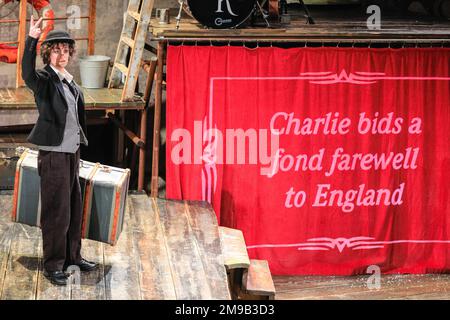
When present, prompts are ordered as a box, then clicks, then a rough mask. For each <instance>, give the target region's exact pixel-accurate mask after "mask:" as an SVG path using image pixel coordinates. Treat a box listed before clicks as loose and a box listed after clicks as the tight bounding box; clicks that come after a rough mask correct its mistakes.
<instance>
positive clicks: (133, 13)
mask: <svg viewBox="0 0 450 320" xmlns="http://www.w3.org/2000/svg"><path fill="white" fill-rule="evenodd" d="M128 14H129V15H130V17H133V18H134V20H136V21H139V20H140V19H141V15H140V13H139V12H136V11H131V10H130V11H128Z"/></svg>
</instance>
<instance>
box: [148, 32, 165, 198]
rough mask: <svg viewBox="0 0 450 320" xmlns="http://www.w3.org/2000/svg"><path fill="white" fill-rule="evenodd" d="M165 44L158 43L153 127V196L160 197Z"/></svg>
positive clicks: (162, 42)
mask: <svg viewBox="0 0 450 320" xmlns="http://www.w3.org/2000/svg"><path fill="white" fill-rule="evenodd" d="M165 44H166V43H165V42H164V41H159V42H158V56H157V58H158V66H157V68H156V91H155V121H154V127H153V159H152V182H151V196H152V197H153V198H156V197H158V171H159V167H158V161H159V144H160V141H159V140H160V136H159V134H160V132H159V131H160V129H161V104H162V80H163V72H164V65H163V63H164V49H165Z"/></svg>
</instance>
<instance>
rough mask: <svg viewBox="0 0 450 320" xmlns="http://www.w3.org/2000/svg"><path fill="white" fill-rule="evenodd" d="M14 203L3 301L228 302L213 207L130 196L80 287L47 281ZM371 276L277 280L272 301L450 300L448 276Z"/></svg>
mask: <svg viewBox="0 0 450 320" xmlns="http://www.w3.org/2000/svg"><path fill="white" fill-rule="evenodd" d="M11 198H12V196H11V195H9V194H3V195H0V300H4V299H8V300H9V299H40V300H47V299H51V300H54V299H65V300H79V299H83V300H110V299H131V300H140V299H193V300H200V299H219V300H221V299H229V298H230V296H229V290H228V286H227V278H226V271H225V268H224V265H223V259H222V256H221V245H220V239H219V236H218V227H217V220H216V218H215V215H214V214H212V211H210V210H209V209H208V207H205V206H203V207H202V206H197V208H199V209H198V210H184V209H183V208H186V207H187V206H186V204H185V203H183V202H171V201H165V200H156V201H157V203H156V202H153V201H155V200H152V199H151V198H149V197H147V196H146V195H144V194H139V195H130V196H129V198H128V203H127V212H126V219H125V226H124V231H123V233H122V234H121V236H120V240H119V242H118V244H117V245H116V246H114V247H111V246H109V245H106V244H102V243H99V242H95V241H90V240H83V249H82V253H83V255H84V257H86V258H87V259H90V260H93V261H96V262H98V263H100V268H99V270H97V271H95V272H92V273H82V274H81V285H80V286H79V287H77V286H74V285H72V286H68V287H56V286H53V285H51V284H50V282H49V281H48V280H47V279H45V278H44V277H43V274H42V248H41V232H40V229H38V228H34V227H28V226H25V225H21V224H16V223H12V222H10V213H11ZM190 207H191V206H189V208H190ZM155 208H158V209H157V210H155ZM369 277H370V276H369V275H361V276H349V277H337V276H331V277H324V276H273V280H274V284H275V288H276V295H275V299H277V300H353V299H358V300H359V299H364V300H366V299H367V300H372V299H418V300H422V299H445V300H450V274H429V275H382V276H381V281H380V288H379V289H369V287H368V285H367V282H368V280H369Z"/></svg>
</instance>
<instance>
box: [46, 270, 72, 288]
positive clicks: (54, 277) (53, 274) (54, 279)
mask: <svg viewBox="0 0 450 320" xmlns="http://www.w3.org/2000/svg"><path fill="white" fill-rule="evenodd" d="M44 277H46V278H47V279H49V280H50V282H51V283H53V284H55V285H57V286H65V285H67V275H66V274H65V273H64V272H62V271H50V272H47V271H44Z"/></svg>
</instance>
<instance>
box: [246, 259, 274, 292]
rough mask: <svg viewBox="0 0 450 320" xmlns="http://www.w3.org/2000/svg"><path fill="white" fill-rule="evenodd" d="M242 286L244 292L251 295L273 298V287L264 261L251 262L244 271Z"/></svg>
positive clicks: (267, 265) (267, 266)
mask: <svg viewBox="0 0 450 320" xmlns="http://www.w3.org/2000/svg"><path fill="white" fill-rule="evenodd" d="M242 284H243V286H244V291H246V292H247V293H248V294H251V295H261V296H268V297H269V298H273V297H274V296H275V286H274V284H273V280H272V275H271V274H270V269H269V264H268V263H267V261H266V260H253V259H252V260H251V261H250V267H249V268H248V269H247V270H244V274H243V280H242Z"/></svg>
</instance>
